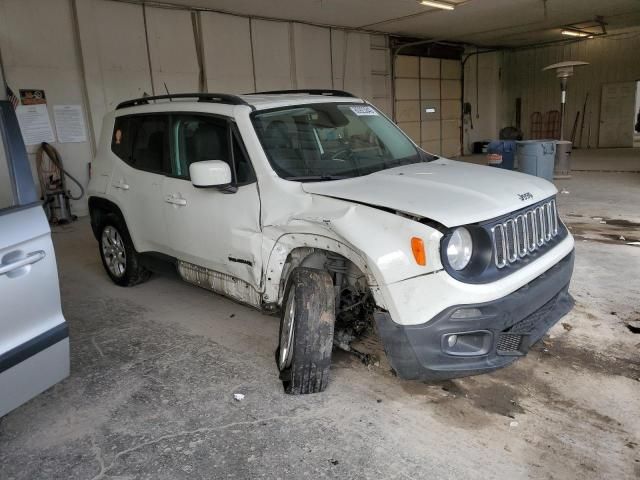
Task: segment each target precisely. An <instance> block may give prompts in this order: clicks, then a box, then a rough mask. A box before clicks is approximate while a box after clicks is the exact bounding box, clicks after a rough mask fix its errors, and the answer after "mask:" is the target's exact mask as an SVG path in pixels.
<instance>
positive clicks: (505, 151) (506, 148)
mask: <svg viewBox="0 0 640 480" xmlns="http://www.w3.org/2000/svg"><path fill="white" fill-rule="evenodd" d="M487 153H489V154H491V153H495V154H498V155H501V156H502V162H501V163H492V164H490V165H491V166H493V167H499V168H504V169H506V170H513V160H514V158H515V155H516V142H515V141H514V140H493V141H492V142H489V145H488V146H487Z"/></svg>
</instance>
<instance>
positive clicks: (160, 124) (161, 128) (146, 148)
mask: <svg viewBox="0 0 640 480" xmlns="http://www.w3.org/2000/svg"><path fill="white" fill-rule="evenodd" d="M111 150H112V151H113V153H115V154H116V155H117V156H118V157H120V158H121V159H122V160H124V161H125V162H126V163H128V164H129V165H131V166H132V167H134V168H137V169H139V170H145V171H149V172H154V173H162V174H171V173H172V171H171V159H170V154H169V129H168V116H167V115H164V114H162V115H137V116H130V117H119V118H117V119H116V122H115V125H114V129H113V138H112V141H111Z"/></svg>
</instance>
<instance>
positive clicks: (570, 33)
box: [560, 30, 589, 37]
mask: <svg viewBox="0 0 640 480" xmlns="http://www.w3.org/2000/svg"><path fill="white" fill-rule="evenodd" d="M560 33H561V34H562V35H567V36H569V37H588V36H589V34H588V33H584V32H578V31H577V30H562V31H561V32H560Z"/></svg>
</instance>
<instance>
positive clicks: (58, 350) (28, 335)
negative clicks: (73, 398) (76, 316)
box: [0, 101, 69, 416]
mask: <svg viewBox="0 0 640 480" xmlns="http://www.w3.org/2000/svg"><path fill="white" fill-rule="evenodd" d="M68 375H69V333H68V328H67V323H66V321H65V319H64V317H63V315H62V308H61V305H60V289H59V284H58V271H57V266H56V259H55V254H54V251H53V244H52V242H51V230H50V228H49V224H48V222H47V219H46V216H45V214H44V211H43V209H42V206H41V204H40V202H39V200H38V196H37V194H36V189H35V185H34V182H33V177H32V175H31V170H30V168H29V163H28V160H27V153H26V150H25V147H24V144H23V141H22V136H21V134H20V130H19V127H18V123H17V121H16V117H15V113H14V110H13V106H12V105H11V103H9V102H7V101H0V416H3V415H5V414H6V413H8V412H9V411H11V410H13V409H14V408H16V407H18V406H20V405H21V404H23V403H24V402H26V401H27V400H29V399H31V398H33V397H34V396H36V395H37V394H39V393H40V392H42V391H44V390H46V389H47V388H49V387H51V386H52V385H54V384H55V383H57V382H59V381H60V380H62V379H64V378H65V377H67V376H68Z"/></svg>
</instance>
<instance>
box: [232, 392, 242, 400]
mask: <svg viewBox="0 0 640 480" xmlns="http://www.w3.org/2000/svg"><path fill="white" fill-rule="evenodd" d="M233 398H234V400H236V401H237V402H241V401H242V400H244V394H243V393H234V394H233Z"/></svg>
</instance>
